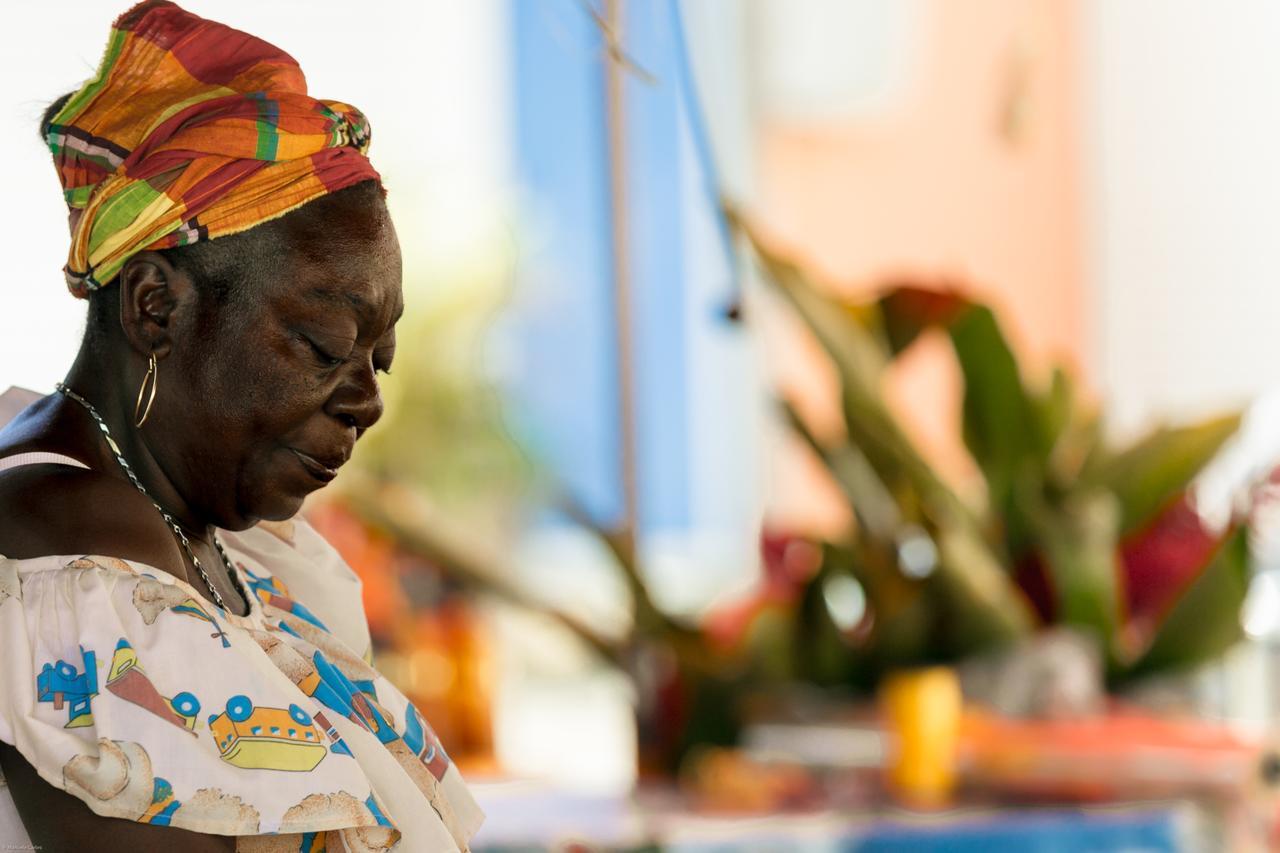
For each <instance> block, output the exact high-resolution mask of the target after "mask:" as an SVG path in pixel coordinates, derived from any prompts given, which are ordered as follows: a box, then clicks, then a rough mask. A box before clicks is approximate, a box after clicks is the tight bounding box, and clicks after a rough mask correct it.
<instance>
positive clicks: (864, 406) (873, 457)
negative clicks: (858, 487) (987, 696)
mask: <svg viewBox="0 0 1280 853" xmlns="http://www.w3.org/2000/svg"><path fill="white" fill-rule="evenodd" d="M735 222H736V224H737V225H738V226H739V227H740V228H742V230H743V231H744V232H745V233H746V235H747V236H748V237H749V238H751V239H752V243H753V245H754V247H755V250H756V254H757V257H758V258H759V259H760V261H761V264H762V266H763V268H764V271H765V273H766V274H767V279H768V280H769V281H770V282H772V283H773V284H774V285H775V286H776V287H777V289H778V291H779V292H780V293H782V294H783V295H784V296H786V297H787V299H788V300H789V301H790V302H791V304H792V306H793V307H794V308H795V309H796V312H797V313H798V314H799V315H800V317H801V319H803V320H804V321H805V323H806V324H807V325H808V327H809V329H810V330H811V331H812V333H813V334H814V337H815V338H816V339H817V340H818V342H819V343H820V344H821V345H822V347H823V348H824V349H825V350H826V352H827V354H828V356H829V357H830V358H831V360H832V363H833V364H834V366H835V368H836V372H837V374H838V375H839V377H840V385H841V392H842V403H843V411H844V416H845V429H846V433H847V435H848V438H849V441H850V443H851V444H853V445H855V446H856V447H857V448H858V450H859V451H860V452H861V454H862V456H863V457H864V458H865V459H866V460H867V462H868V463H869V464H870V466H871V468H872V469H874V471H875V474H876V476H877V477H878V478H879V480H880V481H881V483H883V484H884V486H885V487H886V488H887V489H888V490H889V493H890V494H893V495H896V496H898V499H899V500H900V501H902V502H904V503H906V504H908V505H911V506H913V507H914V506H918V507H919V508H920V510H921V511H922V512H923V514H924V516H925V520H926V522H927V523H926V527H927V528H928V529H929V532H930V535H932V536H933V537H934V540H935V542H936V544H937V549H938V553H939V558H938V565H937V567H936V570H935V571H934V573H933V575H932V576H931V577H930V578H929V581H930V583H932V584H933V585H936V586H938V587H945V588H946V589H947V590H948V591H949V594H948V595H946V596H931V597H930V598H931V601H932V602H934V608H930V612H932V611H933V610H934V609H936V608H937V607H941V608H945V609H946V610H947V614H946V615H945V616H942V615H937V614H935V615H933V617H932V622H933V624H943V623H945V624H947V625H949V626H952V627H955V629H956V630H954V631H953V632H952V637H953V643H952V645H951V648H953V649H968V648H982V647H986V646H988V645H990V644H994V643H997V642H1002V641H1007V640H1009V639H1012V638H1014V637H1017V636H1021V635H1023V634H1025V633H1026V632H1027V631H1029V630H1030V628H1031V625H1032V621H1033V620H1032V617H1031V611H1030V607H1029V605H1028V603H1027V601H1026V599H1025V597H1024V596H1023V595H1022V592H1021V590H1019V589H1018V588H1017V586H1016V585H1015V584H1014V583H1013V581H1012V579H1011V577H1010V575H1009V573H1008V572H1007V571H1006V570H1005V568H1004V566H1003V565H1002V564H1001V561H1000V558H999V557H998V556H997V554H996V553H995V552H994V551H993V550H992V548H991V545H990V543H989V542H988V541H987V540H986V539H984V538H983V536H982V535H981V532H980V528H979V526H978V524H977V520H976V519H975V518H974V517H973V515H972V513H971V512H970V510H969V509H968V507H966V506H965V505H964V503H963V502H962V501H961V500H960V499H959V497H958V496H957V495H956V494H955V493H954V492H953V491H952V490H951V489H950V488H948V487H947V485H946V484H945V483H944V482H943V481H942V480H941V479H940V478H939V477H938V475H937V473H936V472H935V471H934V469H933V468H932V466H931V465H930V464H929V463H928V462H927V461H926V460H925V459H924V457H922V456H921V455H920V453H919V451H917V450H916V448H915V447H914V446H913V445H912V443H911V441H910V440H909V439H908V438H907V437H906V434H905V433H904V432H903V431H902V429H901V427H900V426H899V424H898V422H897V420H896V419H895V418H894V417H893V415H892V413H891V412H890V411H889V409H888V407H887V405H886V403H885V401H884V397H883V394H882V393H881V388H880V381H881V378H882V375H883V371H884V366H885V363H886V360H887V357H888V356H887V354H886V352H885V350H884V347H883V345H882V344H881V343H880V342H878V341H877V340H876V337H875V334H874V332H872V331H870V330H869V329H868V328H867V327H866V325H864V324H863V323H861V322H859V320H858V319H857V318H855V317H854V316H852V315H851V314H850V313H849V311H848V310H847V309H846V308H845V307H844V306H843V304H842V303H841V302H840V301H839V300H837V299H833V298H831V297H828V296H826V295H825V294H823V293H822V292H821V290H820V289H819V288H817V287H815V286H814V285H813V283H812V282H810V281H809V280H808V278H807V277H806V276H805V274H804V273H803V271H802V270H800V268H799V267H797V266H796V265H795V264H794V263H792V262H791V261H790V260H789V259H787V258H784V257H782V256H780V255H778V254H777V253H776V252H774V251H772V250H771V249H770V248H769V247H768V246H766V245H764V244H763V243H762V242H761V241H760V240H759V239H757V238H756V236H755V235H754V234H753V233H752V231H751V229H750V228H749V227H748V226H746V224H745V223H743V222H742V221H741V220H735ZM971 313H975V312H967V313H966V315H965V316H969V314H971ZM992 323H994V320H993V321H992ZM953 328H954V327H953ZM962 334H964V333H963V332H962ZM965 340H966V341H967V340H968V338H967V337H966V338H965ZM973 348H974V349H975V350H981V347H980V346H979V343H978V342H975V343H974V344H973ZM1011 357H1012V356H1011V355H1010V358H1011ZM975 361H978V359H977V358H976V357H975ZM1014 372H1015V376H1016V366H1015V369H1014ZM979 380H981V377H979ZM1021 411H1022V414H1023V415H1024V416H1025V407H1024V408H1023V409H1022V410H1021ZM836 476H837V479H839V477H840V474H839V473H837V474H836ZM926 624H928V623H926Z"/></svg>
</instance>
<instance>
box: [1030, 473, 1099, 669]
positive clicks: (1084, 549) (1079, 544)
mask: <svg viewBox="0 0 1280 853" xmlns="http://www.w3.org/2000/svg"><path fill="white" fill-rule="evenodd" d="M1028 517H1029V519H1030V521H1031V525H1032V529H1033V532H1034V534H1035V540H1036V542H1037V545H1038V550H1039V553H1040V555H1041V558H1042V560H1043V562H1044V565H1045V567H1046V569H1047V570H1048V572H1049V577H1050V579H1051V581H1052V585H1053V590H1054V596H1055V600H1056V605H1057V620H1058V621H1059V622H1062V623H1065V624H1068V625H1074V626H1076V627H1079V628H1084V629H1088V630H1092V631H1093V632H1094V633H1095V634H1097V637H1098V640H1099V642H1100V643H1101V644H1102V646H1103V648H1105V649H1112V648H1113V640H1114V637H1115V631H1116V625H1117V624H1118V622H1119V618H1120V599H1119V590H1118V588H1117V587H1118V581H1117V579H1118V577H1119V562H1118V560H1119V555H1118V551H1117V544H1118V540H1119V522H1120V506H1119V502H1118V501H1117V500H1116V497H1115V495H1113V494H1112V493H1111V492H1108V491H1106V490H1104V489H1096V490H1093V491H1091V492H1081V491H1077V492H1073V493H1071V494H1069V495H1067V496H1066V497H1065V498H1064V499H1063V500H1062V502H1061V503H1060V504H1059V505H1056V506H1049V505H1048V504H1046V503H1044V502H1040V503H1039V504H1038V505H1036V506H1033V507H1031V508H1029V509H1028Z"/></svg>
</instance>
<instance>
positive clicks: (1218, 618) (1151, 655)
mask: <svg viewBox="0 0 1280 853" xmlns="http://www.w3.org/2000/svg"><path fill="white" fill-rule="evenodd" d="M1248 589H1249V538H1248V530H1247V529H1246V528H1243V527H1242V528H1240V529H1238V530H1236V531H1235V532H1234V533H1232V534H1231V535H1230V536H1228V537H1227V538H1226V540H1225V541H1224V543H1223V545H1222V547H1221V548H1220V549H1219V550H1218V552H1217V554H1215V555H1214V557H1213V559H1212V560H1211V561H1210V563H1209V565H1208V566H1207V567H1206V568H1205V570H1204V572H1203V573H1201V575H1200V577H1198V578H1196V579H1195V581H1194V582H1193V583H1192V584H1191V585H1190V586H1189V587H1188V588H1187V591H1186V592H1185V593H1183V595H1182V597H1181V598H1180V599H1178V602H1177V604H1175V605H1174V606H1173V609H1172V610H1171V611H1170V612H1169V615H1168V616H1167V617H1166V618H1165V620H1164V622H1163V624H1161V626H1160V628H1159V630H1158V631H1157V632H1156V635H1155V639H1154V640H1153V641H1152V643H1151V646H1150V648H1149V649H1148V650H1147V652H1146V654H1145V655H1143V656H1142V658H1141V659H1140V660H1139V661H1138V662H1137V663H1136V664H1135V665H1134V666H1133V667H1132V668H1131V669H1130V670H1128V671H1127V672H1124V673H1121V677H1125V676H1134V675H1144V674H1148V673H1150V672H1154V671H1157V670H1163V669H1184V668H1187V667H1190V666H1194V665H1195V664H1199V663H1204V662H1205V661H1208V660H1210V659H1212V658H1214V657H1217V656H1218V655H1220V654H1222V653H1223V652H1225V651H1226V650H1227V649H1229V648H1231V646H1233V645H1234V644H1235V643H1236V642H1237V641H1238V640H1239V639H1240V638H1241V637H1242V636H1243V629H1242V627H1241V624H1240V610H1241V608H1242V607H1243V606H1244V598H1245V594H1246V593H1247V592H1248Z"/></svg>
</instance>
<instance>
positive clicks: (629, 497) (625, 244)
mask: <svg viewBox="0 0 1280 853" xmlns="http://www.w3.org/2000/svg"><path fill="white" fill-rule="evenodd" d="M623 15H624V0H604V37H605V40H606V43H607V47H608V50H607V56H606V64H605V117H606V121H607V123H608V131H609V137H608V140H609V191H610V199H609V200H610V221H611V225H612V241H613V312H614V326H615V331H616V333H617V336H618V347H617V354H618V358H617V365H618V377H617V378H618V419H619V433H620V435H619V438H620V447H619V454H618V457H619V459H618V461H619V476H620V477H621V478H622V508H623V522H622V524H623V529H622V531H621V532H622V534H623V535H624V536H625V537H626V540H625V541H626V542H627V543H628V547H632V548H634V543H635V541H636V531H637V529H638V526H639V519H638V515H639V510H638V505H639V500H638V485H637V478H636V423H635V411H636V404H635V403H636V401H635V371H634V369H633V368H634V364H635V350H634V347H635V344H634V341H633V337H632V318H631V246H630V241H629V239H628V233H627V222H628V219H627V147H626V112H625V101H624V92H623V87H624V84H625V81H626V69H625V68H624V67H623V65H624V63H625V61H626V57H625V55H624V54H623V52H622V39H621V32H622V20H623Z"/></svg>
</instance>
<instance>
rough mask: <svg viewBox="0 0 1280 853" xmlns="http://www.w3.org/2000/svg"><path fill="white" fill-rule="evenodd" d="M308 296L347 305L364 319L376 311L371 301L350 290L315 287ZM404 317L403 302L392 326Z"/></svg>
mask: <svg viewBox="0 0 1280 853" xmlns="http://www.w3.org/2000/svg"><path fill="white" fill-rule="evenodd" d="M306 295H307V296H309V297H312V298H316V299H323V300H324V301H326V302H339V303H346V304H348V305H350V306H351V307H352V308H354V309H355V311H356V314H357V315H358V316H360V317H362V318H369V317H372V316H373V314H374V311H375V309H374V307H373V304H372V303H371V302H369V300H367V299H365V298H364V297H363V296H361V295H360V294H358V293H353V292H351V291H349V290H344V291H335V290H328V289H326V288H323V287H315V288H312V289H311V290H308V291H306ZM403 315H404V303H403V302H402V303H400V307H399V308H398V309H397V310H396V314H395V316H394V317H392V318H391V323H392V325H395V324H396V323H398V322H399V321H400V318H401V317H402V316H403Z"/></svg>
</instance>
